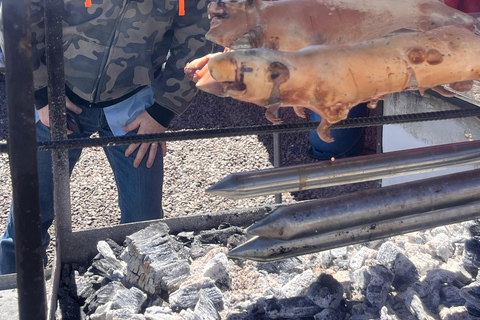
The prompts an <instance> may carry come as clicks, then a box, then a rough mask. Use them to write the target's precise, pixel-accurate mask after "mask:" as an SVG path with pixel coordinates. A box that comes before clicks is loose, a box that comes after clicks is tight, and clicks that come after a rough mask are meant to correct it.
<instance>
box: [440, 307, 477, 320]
mask: <svg viewBox="0 0 480 320" xmlns="http://www.w3.org/2000/svg"><path fill="white" fill-rule="evenodd" d="M439 316H440V319H441V320H471V319H472V318H471V317H470V316H469V315H468V311H467V309H466V308H465V307H464V306H461V307H450V308H447V307H442V308H441V309H440V312H439Z"/></svg>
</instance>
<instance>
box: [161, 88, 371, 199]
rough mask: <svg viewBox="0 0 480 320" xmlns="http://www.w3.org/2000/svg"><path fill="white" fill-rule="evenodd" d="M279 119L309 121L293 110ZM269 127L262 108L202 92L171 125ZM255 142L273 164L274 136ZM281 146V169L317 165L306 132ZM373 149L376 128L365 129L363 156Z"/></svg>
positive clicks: (309, 193)
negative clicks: (300, 165)
mask: <svg viewBox="0 0 480 320" xmlns="http://www.w3.org/2000/svg"><path fill="white" fill-rule="evenodd" d="M280 118H282V120H283V122H284V123H302V122H306V121H309V119H308V118H307V119H302V118H299V117H298V116H297V115H296V114H295V112H294V111H293V109H292V108H281V109H280ZM270 124H271V123H270V122H269V121H268V120H267V119H265V109H264V108H262V107H259V106H257V105H255V104H251V103H245V102H240V101H237V100H234V99H231V98H219V97H216V96H214V95H211V94H208V93H205V92H199V93H198V94H197V96H196V98H195V100H194V101H193V102H192V105H191V106H190V108H189V109H188V110H187V111H186V112H185V113H184V114H183V115H182V116H181V117H176V118H175V119H174V120H173V121H172V123H171V125H170V129H171V130H182V129H203V128H205V129H212V128H226V127H242V126H257V125H270ZM258 140H259V141H260V142H261V143H263V145H264V146H265V148H266V150H267V152H268V154H269V158H270V162H271V163H272V164H273V136H272V135H259V136H258ZM199 143H201V140H199ZM280 145H281V165H282V166H292V165H299V164H306V163H312V162H316V161H319V160H315V159H312V158H311V157H309V156H308V155H307V152H308V150H309V149H310V147H311V145H310V142H309V133H308V131H305V132H298V133H283V134H281V135H280ZM375 149H376V128H368V129H367V138H366V142H365V149H364V152H363V154H372V153H374V150H375ZM374 187H376V182H364V183H355V184H349V185H344V186H338V187H329V188H320V189H313V190H305V191H300V192H294V193H292V195H293V197H294V198H295V200H297V201H301V200H308V199H319V198H327V197H331V196H338V195H341V194H346V193H350V192H355V191H359V190H365V189H370V188H374Z"/></svg>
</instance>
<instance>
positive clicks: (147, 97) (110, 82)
mask: <svg viewBox="0 0 480 320" xmlns="http://www.w3.org/2000/svg"><path fill="white" fill-rule="evenodd" d="M183 1H184V8H185V14H184V15H180V14H179V2H180V0H92V1H91V2H92V4H91V6H89V7H87V6H86V3H85V2H84V1H83V0H64V9H65V12H64V21H63V49H64V66H65V83H66V88H65V89H66V98H67V99H66V107H67V109H69V110H71V111H73V112H74V113H76V114H77V115H78V119H79V122H80V124H81V126H82V127H83V132H76V133H71V134H69V138H85V137H89V136H90V135H91V134H93V133H96V132H98V134H99V135H100V137H110V136H113V135H123V134H127V135H131V134H149V133H161V132H165V130H166V128H167V127H168V125H169V123H170V121H171V120H172V119H173V117H174V116H176V115H181V114H182V113H183V112H184V111H185V110H186V109H187V108H188V106H189V104H190V102H191V101H192V99H193V98H194V96H195V93H196V88H195V84H194V83H193V82H192V81H190V79H189V78H188V77H186V76H185V73H184V67H185V65H186V64H187V63H188V62H190V61H192V60H194V59H196V58H199V57H202V56H204V55H206V54H208V53H210V52H211V51H212V44H211V43H209V42H207V41H206V40H205V33H206V32H207V31H208V29H209V20H208V17H207V6H208V0H183ZM30 10H31V17H30V20H31V33H32V51H33V57H32V62H33V69H34V87H35V108H36V109H37V113H36V115H37V120H39V121H37V128H36V129H37V140H39V141H44V140H48V139H50V133H49V128H48V126H49V118H48V99H47V89H46V87H47V84H48V77H47V69H46V65H45V30H44V22H43V18H44V8H43V1H42V0H32V1H31V8H30ZM0 16H1V15H0ZM5 59H6V61H7V62H8V59H9V57H5ZM104 150H105V153H106V155H107V158H108V160H109V162H110V165H111V167H112V169H113V172H114V175H115V180H116V183H117V187H118V196H119V200H118V201H119V206H120V209H121V212H122V216H121V223H127V222H134V221H142V220H150V219H158V218H161V217H163V210H162V206H161V198H162V184H163V156H164V155H165V152H166V148H165V144H164V143H160V144H157V143H152V144H150V143H142V144H131V145H129V146H111V147H105V148H104ZM80 153H81V149H73V150H69V160H70V172H72V170H73V166H74V165H75V163H76V162H77V161H78V159H79V157H80ZM38 163H39V166H38V170H39V184H40V185H39V190H40V210H41V222H42V241H43V246H44V249H46V248H47V246H48V244H49V241H50V238H49V236H48V232H47V230H48V228H49V227H50V225H51V224H52V222H53V218H54V214H53V178H52V173H51V155H50V152H38ZM12 215H13V209H12V208H11V209H10V216H9V221H8V224H7V227H6V229H5V233H4V235H3V237H2V238H1V239H0V274H5V273H11V272H15V258H14V247H13V242H14V241H13V230H14V229H13V218H12ZM46 262H47V260H46V256H45V263H46Z"/></svg>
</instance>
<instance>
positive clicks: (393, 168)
mask: <svg viewBox="0 0 480 320" xmlns="http://www.w3.org/2000/svg"><path fill="white" fill-rule="evenodd" d="M479 162H480V141H471V142H461V143H454V144H447V145H440V146H432V147H424V148H417V149H411V150H402V151H395V152H389V153H382V154H373V155H368V156H362V157H355V158H348V159H340V160H335V161H334V162H331V161H323V162H317V163H312V164H303V165H297V166H290V167H284V168H273V169H265V170H258V171H251V172H242V173H233V174H231V175H229V176H228V177H226V178H225V179H223V180H222V181H220V182H218V183H216V184H215V185H213V186H212V187H210V188H209V189H207V190H206V191H207V192H209V193H212V194H215V195H220V196H223V197H225V198H229V199H242V198H249V197H256V196H261V195H269V194H275V193H279V192H291V191H301V190H309V189H314V188H320V187H331V186H336V185H341V184H347V183H355V182H363V181H371V180H376V179H381V178H388V177H394V176H402V175H407V174H413V173H420V172H428V171H435V170H440V169H445V168H449V167H458V166H462V165H469V164H475V163H479Z"/></svg>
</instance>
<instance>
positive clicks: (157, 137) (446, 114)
mask: <svg viewBox="0 0 480 320" xmlns="http://www.w3.org/2000/svg"><path fill="white" fill-rule="evenodd" d="M478 116H480V108H478V107H475V108H469V109H455V110H447V111H435V112H422V113H414V114H403V115H393V116H392V115H391V116H384V117H363V118H351V119H346V120H343V121H340V122H338V123H334V124H333V125H332V126H331V127H330V128H331V129H332V130H335V129H347V128H360V127H375V126H382V125H387V124H398V123H412V122H423V121H437V120H447V119H457V118H466V117H478ZM318 125H319V122H305V123H292V124H278V125H267V126H249V127H231V128H222V129H205V130H188V131H175V132H166V133H158V134H144V135H137V136H122V137H110V138H94V139H92V138H85V139H70V140H68V139H67V140H58V141H49V142H39V143H38V150H59V149H75V148H86V147H101V146H109V145H125V144H131V143H142V142H157V141H182V140H198V139H212V138H225V137H236V136H247V135H259V134H273V133H291V132H302V131H310V130H315V129H316V128H317V126H318ZM6 149H7V145H6V144H0V153H1V152H5V151H6Z"/></svg>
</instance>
